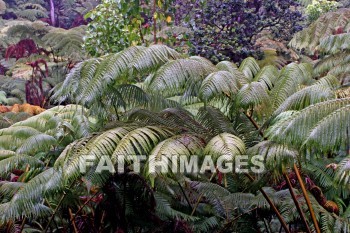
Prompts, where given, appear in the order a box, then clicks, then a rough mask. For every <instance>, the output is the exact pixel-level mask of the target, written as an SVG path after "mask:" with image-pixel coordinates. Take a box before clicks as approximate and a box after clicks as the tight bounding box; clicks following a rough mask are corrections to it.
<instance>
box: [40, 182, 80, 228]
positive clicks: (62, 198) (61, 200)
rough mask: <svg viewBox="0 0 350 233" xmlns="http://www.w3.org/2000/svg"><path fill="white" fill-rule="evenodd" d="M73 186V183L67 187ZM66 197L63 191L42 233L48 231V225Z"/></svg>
mask: <svg viewBox="0 0 350 233" xmlns="http://www.w3.org/2000/svg"><path fill="white" fill-rule="evenodd" d="M73 184H74V182H73V183H72V184H71V185H70V186H69V189H70V188H71V187H72V186H73ZM66 196H67V193H66V192H65V191H63V195H62V197H61V199H60V200H59V202H58V204H57V206H56V209H55V210H54V212H53V213H52V215H51V217H50V219H49V222H48V223H47V225H46V227H45V229H44V231H43V232H47V230H48V229H49V227H50V224H51V222H52V220H53V218H54V217H55V215H56V213H57V211H58V210H59V208H60V207H61V205H62V203H63V200H64V198H65V197H66Z"/></svg>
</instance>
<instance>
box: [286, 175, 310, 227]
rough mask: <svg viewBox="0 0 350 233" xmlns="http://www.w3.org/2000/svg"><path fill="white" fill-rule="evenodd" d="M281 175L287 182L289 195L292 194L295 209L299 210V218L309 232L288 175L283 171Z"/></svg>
mask: <svg viewBox="0 0 350 233" xmlns="http://www.w3.org/2000/svg"><path fill="white" fill-rule="evenodd" d="M283 177H284V179H285V180H286V182H287V185H288V189H289V192H290V195H291V196H292V198H293V201H294V204H295V206H296V207H297V210H298V212H299V215H300V218H301V220H302V221H303V223H304V225H305V227H306V231H307V232H308V233H311V230H310V228H309V225H308V224H307V221H306V218H305V214H304V212H303V210H302V209H301V207H300V205H299V202H298V200H297V198H296V196H295V193H294V191H293V187H292V184H291V182H290V179H289V177H288V174H286V173H283Z"/></svg>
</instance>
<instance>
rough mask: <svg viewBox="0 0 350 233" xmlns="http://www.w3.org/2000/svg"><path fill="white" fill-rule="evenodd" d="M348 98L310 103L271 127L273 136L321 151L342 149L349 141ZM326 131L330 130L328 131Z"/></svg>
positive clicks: (270, 132)
mask: <svg viewBox="0 0 350 233" xmlns="http://www.w3.org/2000/svg"><path fill="white" fill-rule="evenodd" d="M348 117H349V99H348V98H345V99H337V100H329V101H325V102H321V103H318V104H315V105H311V106H309V107H307V108H305V109H303V110H301V111H299V112H296V113H294V114H293V115H291V116H290V117H287V118H285V119H283V120H281V121H279V122H277V123H276V125H275V126H272V127H271V130H270V131H269V132H268V135H269V137H270V138H271V139H273V140H276V141H280V142H284V143H289V144H293V145H303V146H306V147H308V148H311V147H312V146H318V149H320V150H330V149H336V148H340V146H341V145H344V144H346V143H348V142H347V140H348V136H347V134H348V128H349V125H348V122H350V121H349V119H348ZM326 132H327V133H326Z"/></svg>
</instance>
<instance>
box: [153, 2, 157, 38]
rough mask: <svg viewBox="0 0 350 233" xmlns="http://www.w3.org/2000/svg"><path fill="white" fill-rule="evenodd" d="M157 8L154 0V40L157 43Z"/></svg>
mask: <svg viewBox="0 0 350 233" xmlns="http://www.w3.org/2000/svg"><path fill="white" fill-rule="evenodd" d="M156 9H157V4H156V0H153V40H154V43H155V44H157V18H156V17H155V14H156Z"/></svg>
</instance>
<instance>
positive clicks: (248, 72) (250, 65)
mask: <svg viewBox="0 0 350 233" xmlns="http://www.w3.org/2000/svg"><path fill="white" fill-rule="evenodd" d="M239 70H240V71H241V72H242V73H243V74H244V75H245V76H246V77H247V78H248V79H249V80H250V81H252V80H253V78H254V76H255V75H256V74H257V73H258V72H259V71H260V66H259V64H258V62H257V61H256V60H255V59H254V58H252V57H248V58H246V59H244V60H243V61H242V63H241V65H240V66H239Z"/></svg>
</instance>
